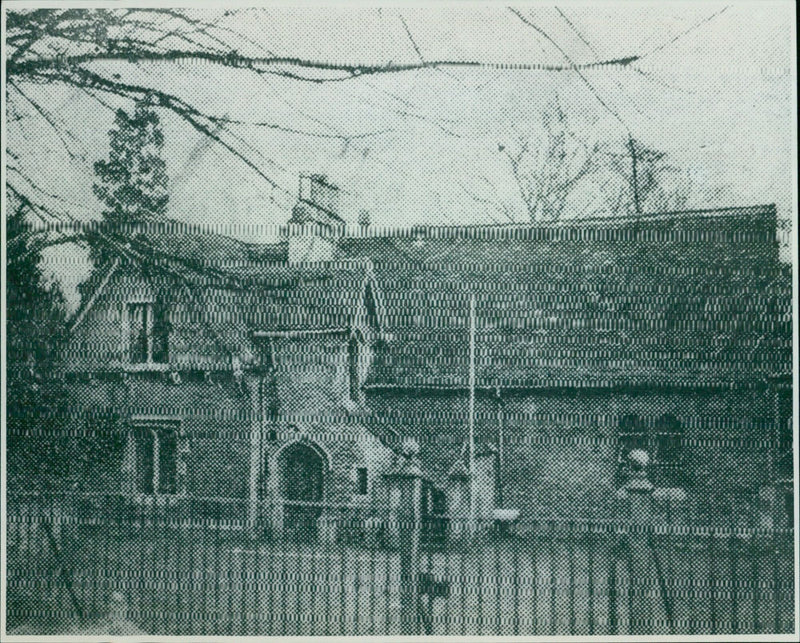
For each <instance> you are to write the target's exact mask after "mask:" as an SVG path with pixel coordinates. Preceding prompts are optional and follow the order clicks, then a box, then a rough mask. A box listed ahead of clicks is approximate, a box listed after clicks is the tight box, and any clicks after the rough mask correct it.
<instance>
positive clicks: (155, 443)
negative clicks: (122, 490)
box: [129, 418, 187, 498]
mask: <svg viewBox="0 0 800 643" xmlns="http://www.w3.org/2000/svg"><path fill="white" fill-rule="evenodd" d="M144 434H149V436H150V440H149V442H150V444H151V446H150V449H152V451H151V452H150V453H149V458H148V464H149V466H148V467H147V469H149V470H151V471H152V473H151V475H152V480H150V481H149V484H147V485H143V484H142V481H141V479H140V475H139V471H140V467H141V466H142V461H141V460H140V457H141V453H142V447H141V442H140V441H141V437H140V436H142V435H144ZM129 435H130V436H131V438H132V440H133V457H134V461H133V472H132V477H133V485H132V491H133V494H134V495H135V496H137V497H141V498H174V497H179V496H185V495H186V466H185V460H184V454H185V453H186V450H187V449H186V446H187V445H186V442H185V439H184V435H183V431H182V429H181V424H180V420H177V419H173V418H169V419H167V418H165V419H161V420H148V419H133V420H131V422H130V428H129ZM166 436H171V438H172V440H173V441H174V448H173V454H172V466H171V469H172V472H173V473H172V477H173V480H172V489H171V490H167V491H165V490H163V487H164V484H163V483H164V480H163V477H162V465H163V453H162V444H163V443H165V442H166V440H165V437H166ZM150 488H152V491H149V489H150Z"/></svg>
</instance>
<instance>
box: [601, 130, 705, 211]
mask: <svg viewBox="0 0 800 643" xmlns="http://www.w3.org/2000/svg"><path fill="white" fill-rule="evenodd" d="M599 157H600V158H603V159H605V163H604V164H603V171H604V179H603V183H602V186H603V189H602V194H603V195H604V199H605V203H606V205H607V207H608V209H609V211H611V212H614V213H619V214H641V213H643V212H669V211H674V210H680V209H683V208H685V207H686V203H687V201H688V200H689V197H690V195H691V190H692V181H691V177H690V176H689V175H688V174H687V173H686V172H685V171H684V170H682V169H681V168H679V167H677V166H676V165H673V164H672V162H671V161H670V159H669V156H668V155H667V153H666V152H662V151H660V150H656V149H654V148H652V147H648V146H646V145H644V144H642V143H641V142H639V141H637V140H636V139H634V138H632V137H631V138H629V139H628V140H627V141H626V143H625V145H624V149H623V150H620V151H603V152H602V153H601V154H600V155H599Z"/></svg>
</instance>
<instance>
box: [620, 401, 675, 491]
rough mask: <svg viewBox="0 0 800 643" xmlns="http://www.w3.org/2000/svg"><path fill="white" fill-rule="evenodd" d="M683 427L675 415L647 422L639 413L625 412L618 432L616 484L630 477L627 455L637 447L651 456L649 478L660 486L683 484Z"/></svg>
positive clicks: (663, 416)
mask: <svg viewBox="0 0 800 643" xmlns="http://www.w3.org/2000/svg"><path fill="white" fill-rule="evenodd" d="M683 443H684V436H683V427H682V425H681V423H680V422H679V421H678V419H677V418H676V417H675V416H673V415H669V414H667V415H662V416H661V417H659V418H658V419H657V420H655V422H653V423H650V424H648V423H646V422H645V421H644V420H642V419H641V418H640V417H639V416H637V415H626V416H624V417H623V418H622V419H621V420H620V422H619V429H618V432H617V472H616V479H617V485H618V486H619V485H621V484H624V483H625V481H626V480H627V479H628V474H629V471H628V454H629V453H630V452H631V451H633V450H634V449H642V450H644V451H647V454H648V455H649V456H650V480H651V482H653V484H655V485H656V486H657V487H681V486H683Z"/></svg>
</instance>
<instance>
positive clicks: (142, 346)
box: [127, 302, 169, 364]
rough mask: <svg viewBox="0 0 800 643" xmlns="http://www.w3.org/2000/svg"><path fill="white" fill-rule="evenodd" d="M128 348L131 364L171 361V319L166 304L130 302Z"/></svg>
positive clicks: (128, 310) (128, 309) (128, 311)
mask: <svg viewBox="0 0 800 643" xmlns="http://www.w3.org/2000/svg"><path fill="white" fill-rule="evenodd" d="M127 326H128V332H127V350H128V361H129V362H130V363H131V364H166V363H167V362H168V361H169V319H168V316H167V311H166V308H165V306H163V305H159V304H158V303H154V302H135V303H129V304H128V308H127Z"/></svg>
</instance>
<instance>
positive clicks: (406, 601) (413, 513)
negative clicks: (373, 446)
mask: <svg viewBox="0 0 800 643" xmlns="http://www.w3.org/2000/svg"><path fill="white" fill-rule="evenodd" d="M385 477H386V484H387V487H388V490H389V503H390V507H389V510H390V516H389V523H388V525H387V527H388V532H389V540H390V542H391V543H392V545H396V546H397V548H398V549H399V551H400V627H401V632H402V634H404V635H417V634H421V633H422V632H421V620H420V614H419V605H420V602H419V601H420V597H419V578H418V576H419V571H420V537H421V535H422V471H421V469H420V465H419V445H418V444H417V443H416V441H415V440H411V439H409V440H406V441H405V442H404V443H403V453H402V455H401V456H400V457H398V459H397V460H396V462H395V463H394V465H393V466H392V468H391V469H390V470H389V471H388V472H387V473H386V474H385Z"/></svg>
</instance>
